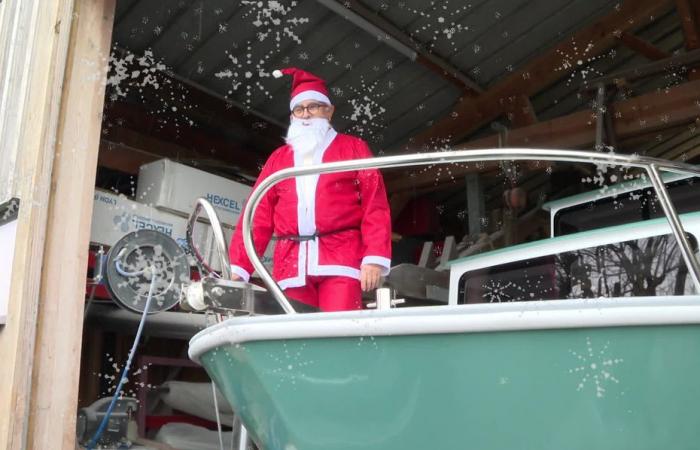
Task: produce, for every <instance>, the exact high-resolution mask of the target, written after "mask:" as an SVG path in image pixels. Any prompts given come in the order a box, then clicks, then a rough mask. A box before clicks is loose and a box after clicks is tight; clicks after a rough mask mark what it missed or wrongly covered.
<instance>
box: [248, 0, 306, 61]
mask: <svg viewBox="0 0 700 450" xmlns="http://www.w3.org/2000/svg"><path fill="white" fill-rule="evenodd" d="M285 3H286V2H282V1H277V0H267V1H265V0H242V1H241V4H242V5H245V6H248V7H250V10H249V11H248V12H246V13H245V14H244V15H243V17H244V18H247V17H249V16H253V15H254V16H255V19H254V20H253V22H252V24H253V26H254V27H255V28H258V29H259V31H258V32H257V39H258V41H260V42H263V41H266V40H267V39H268V38H274V41H275V46H276V47H277V51H279V50H280V45H281V44H282V41H283V39H284V38H289V39H291V40H293V41H294V42H296V43H297V44H301V38H300V37H299V36H298V35H297V33H296V31H295V28H297V27H298V26H299V25H301V24H304V23H308V22H309V18H308V17H294V16H291V15H290V12H291V11H292V10H293V9H294V8H295V7H296V6H297V4H298V3H297V2H296V1H292V2H289V4H288V5H286V4H285Z"/></svg>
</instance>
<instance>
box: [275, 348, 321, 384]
mask: <svg viewBox="0 0 700 450" xmlns="http://www.w3.org/2000/svg"><path fill="white" fill-rule="evenodd" d="M305 348H306V344H304V343H302V344H296V343H284V344H283V349H284V353H282V354H276V353H275V354H272V353H271V354H268V356H269V357H270V358H271V359H272V360H273V361H274V362H275V363H277V365H278V367H276V368H274V369H272V371H271V373H273V374H275V375H277V376H278V377H279V381H278V383H277V385H276V386H275V387H276V389H280V388H282V387H283V384H286V383H289V384H291V385H292V387H296V382H297V380H298V379H300V378H303V377H304V376H305V375H304V373H303V372H304V368H305V367H307V366H310V365H313V364H314V363H315V361H313V360H309V359H308V358H307V357H306V356H305V355H304V350H305Z"/></svg>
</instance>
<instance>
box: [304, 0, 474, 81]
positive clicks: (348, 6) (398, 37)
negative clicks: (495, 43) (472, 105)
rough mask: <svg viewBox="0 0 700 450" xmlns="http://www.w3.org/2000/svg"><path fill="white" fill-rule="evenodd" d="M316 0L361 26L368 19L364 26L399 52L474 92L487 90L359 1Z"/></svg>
mask: <svg viewBox="0 0 700 450" xmlns="http://www.w3.org/2000/svg"><path fill="white" fill-rule="evenodd" d="M317 1H318V2H319V3H321V4H322V5H324V6H325V7H327V8H328V9H330V10H331V11H333V12H335V13H336V14H339V15H341V16H343V17H344V18H345V19H347V20H349V21H351V22H353V23H355V24H356V25H358V26H360V25H359V24H358V23H359V22H362V21H363V22H365V23H366V25H368V26H366V25H365V26H364V28H365V30H366V31H368V32H370V33H371V32H372V30H374V31H375V34H376V35H377V38H378V39H380V40H384V41H387V44H389V45H391V46H392V47H394V48H395V49H396V50H397V51H400V52H401V53H402V54H404V55H405V56H407V57H408V58H410V59H411V60H413V61H415V62H417V63H419V64H421V65H423V66H424V67H426V68H428V69H430V70H431V71H433V72H435V73H436V74H438V75H440V76H441V77H443V78H445V79H446V80H448V81H450V82H451V83H453V84H456V85H457V86H459V87H460V88H462V89H466V90H468V91H470V92H472V93H482V92H484V89H483V88H482V87H481V86H479V84H478V83H477V82H476V81H474V80H473V79H471V78H470V77H468V76H467V75H466V74H464V72H463V71H462V70H461V69H459V68H457V67H455V66H454V65H452V64H451V63H450V62H448V61H446V60H445V59H443V58H441V57H439V56H438V55H435V54H434V53H431V52H429V51H427V50H426V49H424V48H423V46H422V45H421V44H420V43H418V42H416V41H415V40H414V39H413V38H411V37H410V36H408V35H407V34H406V33H405V32H403V31H402V30H401V29H399V28H398V27H396V26H395V25H394V24H392V23H391V22H389V21H388V20H386V19H385V18H383V17H382V16H380V15H379V14H376V13H374V12H372V11H371V10H370V9H369V8H367V7H366V6H364V5H363V4H362V3H361V2H359V1H358V0H345V1H343V2H342V3H340V2H338V1H336V0H317ZM392 39H393V40H394V41H396V42H398V44H399V45H398V46H397V45H395V44H394V45H392V42H391V40H392ZM400 46H403V51H402V50H401V48H399V47H400Z"/></svg>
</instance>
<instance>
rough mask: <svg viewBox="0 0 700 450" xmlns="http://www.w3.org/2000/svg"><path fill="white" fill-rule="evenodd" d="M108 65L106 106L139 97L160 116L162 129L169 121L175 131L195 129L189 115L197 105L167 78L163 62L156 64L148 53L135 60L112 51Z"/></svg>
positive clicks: (132, 55)
mask: <svg viewBox="0 0 700 450" xmlns="http://www.w3.org/2000/svg"><path fill="white" fill-rule="evenodd" d="M108 64H109V70H108V75H107V81H106V88H107V99H108V102H116V101H118V100H119V99H120V98H126V97H127V96H128V95H132V96H133V95H138V97H139V99H140V100H141V101H143V102H144V103H149V104H151V105H154V106H157V109H155V111H154V112H155V113H157V114H158V115H159V116H160V117H159V123H160V126H161V127H163V126H165V124H166V123H167V121H171V122H172V124H173V125H174V126H175V127H176V128H179V127H180V126H181V125H189V126H192V125H194V121H193V120H192V119H191V118H190V117H189V115H188V111H190V110H192V109H193V108H195V107H196V106H197V105H196V103H194V102H192V101H191V100H189V97H190V96H189V95H188V94H189V90H188V89H187V88H186V87H185V86H183V85H182V84H180V83H174V82H173V81H172V79H171V78H170V76H168V70H169V68H168V67H167V66H166V65H165V64H163V63H162V61H159V60H156V58H155V56H154V55H153V52H152V51H151V50H150V49H146V50H144V52H143V55H142V56H137V55H136V54H134V53H132V52H130V51H128V50H120V49H118V48H117V47H115V48H114V49H113V50H112V52H111V54H110V56H109V61H108ZM178 132H179V130H178Z"/></svg>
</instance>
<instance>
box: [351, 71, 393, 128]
mask: <svg viewBox="0 0 700 450" xmlns="http://www.w3.org/2000/svg"><path fill="white" fill-rule="evenodd" d="M345 91H346V92H349V93H350V95H351V97H350V98H349V99H348V105H350V108H351V111H350V113H349V114H348V115H345V116H344V118H345V119H347V120H349V121H350V122H351V123H352V125H350V126H349V127H348V129H347V130H346V132H348V133H353V134H358V135H360V136H362V137H363V138H365V139H367V140H371V141H374V142H380V141H381V140H382V136H381V134H380V132H381V130H383V129H384V128H385V123H384V114H385V113H386V109H385V108H384V107H383V106H382V105H381V104H379V99H380V98H381V97H382V96H384V95H385V93H386V91H384V90H382V89H379V82H378V81H374V82H372V83H367V82H366V81H365V80H364V78H362V77H360V87H359V88H357V87H355V86H348V87H347V88H345Z"/></svg>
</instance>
